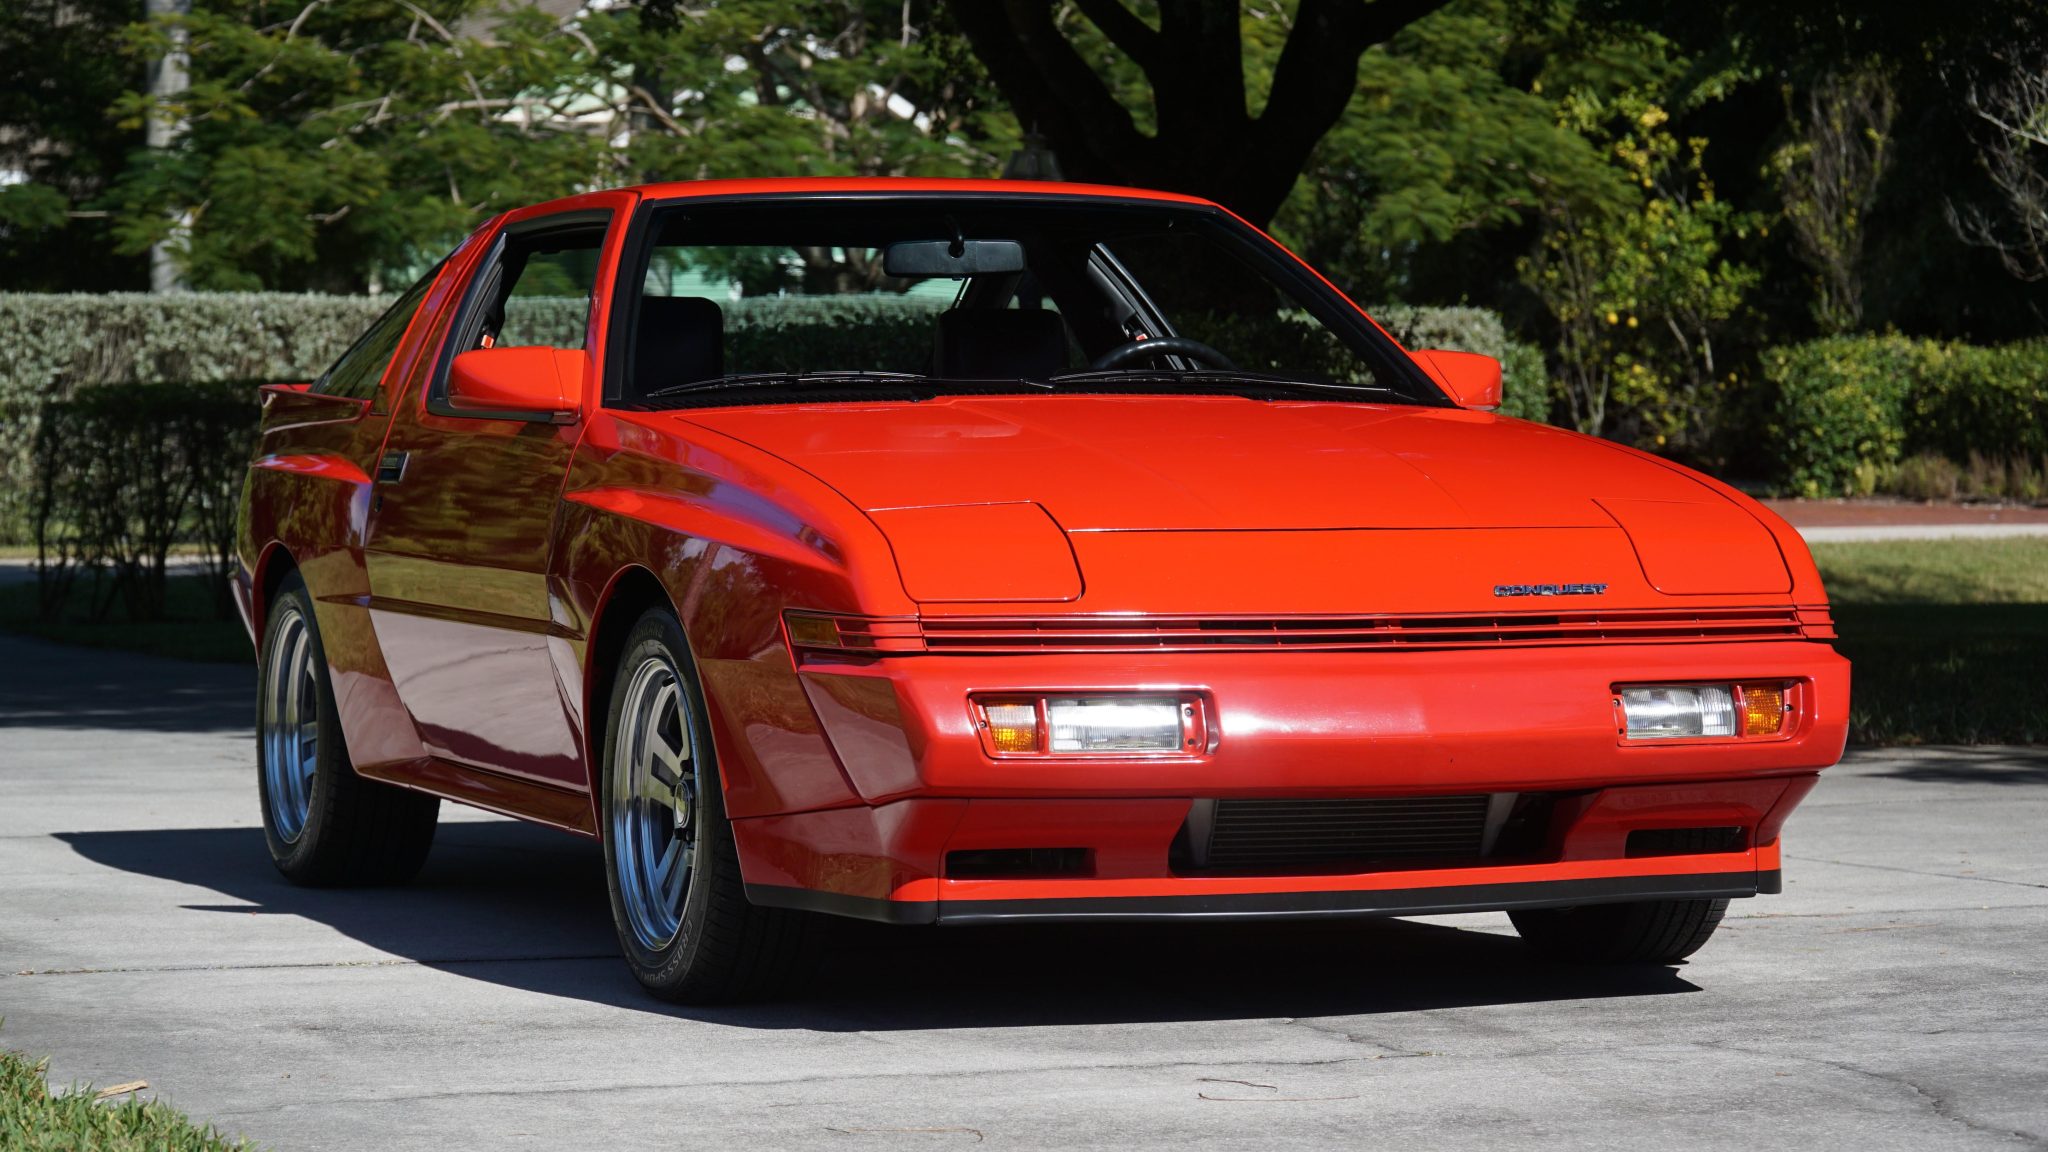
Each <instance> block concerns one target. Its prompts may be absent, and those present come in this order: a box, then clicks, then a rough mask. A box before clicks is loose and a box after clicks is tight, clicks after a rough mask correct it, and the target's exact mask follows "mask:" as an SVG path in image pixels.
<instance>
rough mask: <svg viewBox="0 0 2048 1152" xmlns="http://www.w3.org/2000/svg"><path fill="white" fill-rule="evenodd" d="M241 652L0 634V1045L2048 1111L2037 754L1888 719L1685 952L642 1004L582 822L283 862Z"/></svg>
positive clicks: (1273, 1117)
mask: <svg viewBox="0 0 2048 1152" xmlns="http://www.w3.org/2000/svg"><path fill="white" fill-rule="evenodd" d="M250 681H251V673H250V671H249V670H248V669H245V668H225V667H205V666H196V665H186V664H177V663H168V662H162V661H151V660H146V659H142V658H136V657H128V656H118V655H112V654H106V653H89V652H81V651H75V650H70V649H63V648H54V647H48V646H42V645H36V644H31V643H27V642H22V641H16V640H0V1016H4V1017H5V1025H4V1027H0V1045H4V1046H5V1047H9V1048H14V1049H20V1050H25V1051H28V1052H33V1053H38V1054H46V1055H49V1056H51V1057H53V1060H52V1063H51V1075H52V1077H53V1079H55V1080H56V1081H57V1082H58V1083H60V1084H62V1083H66V1082H69V1081H72V1080H74V1079H78V1080H83V1079H91V1080H94V1081H97V1082H99V1083H101V1084H110V1083H114V1082H118V1081H125V1080H133V1079H145V1080H148V1081H149V1083H150V1085H151V1088H152V1090H153V1091H154V1092H155V1093H156V1094H158V1095H159V1096H160V1097H162V1098H164V1099H167V1100H170V1101H172V1102H174V1103H175V1104H177V1105H178V1106H180V1107H182V1108H184V1109H186V1110H187V1111H189V1112H191V1113H192V1114H193V1115H195V1116H196V1117H198V1118H201V1119H204V1120H209V1121H212V1122H214V1123H216V1124H218V1125H219V1126H220V1127H221V1128H223V1129H224V1130H226V1131H228V1132H230V1133H235V1134H240V1135H245V1136H247V1137H249V1138H250V1139H252V1140H255V1141H257V1142H259V1143H262V1144H265V1145H270V1146H272V1147H275V1148H278V1149H289V1150H298V1149H316V1148H372V1149H401V1148H421V1149H433V1150H435V1152H448V1150H451V1149H467V1148H491V1149H506V1148H558V1147H575V1148H580V1147H590V1148H606V1149H639V1148H674V1149H706V1148H733V1147H767V1148H848V1149H856V1148H923V1147H932V1148H951V1147H967V1146H971V1145H979V1146H983V1147H991V1148H995V1147H1011V1148H1037V1147H1050V1146H1059V1147H1088V1148H1118V1149H1121V1148H1133V1147H1145V1148H1154V1147H1157V1148H1174V1149H1180V1148H1187V1147H1193V1146H1201V1147H1233V1148H1271V1147H1280V1146H1306V1147H1340V1146H1341V1147H1359V1148H1367V1147H1374V1146H1388V1147H1404V1146H1410V1147H1460V1148H1495V1147H1498V1148H1513V1149H1526V1148H1529V1147H1531V1146H1568V1147H1586V1148H1617V1149H1641V1148H1644V1147H1651V1146H1659V1145H1661V1146H1663V1147H1665V1148H1670V1149H1679V1148H1688V1149H1689V1148H1699V1147H1759V1146H1761V1147H1788V1148H1855V1149H1887V1148H1897V1149H1928V1148H1997V1147H2005V1146H2013V1145H2026V1144H2032V1145H2041V1144H2043V1143H2044V1137H2048V980H2044V976H2043V970H2044V962H2048V831H2044V830H2048V753H2044V752H2043V751H2042V750H1977V749H1968V750H1966V749H1931V750H1926V751H1920V752H1900V753H1868V754H1862V755H1857V756H1854V757H1852V759H1851V760H1850V761H1849V763H1847V764H1845V765H1844V766H1842V767H1841V768H1838V769H1836V770H1834V771H1832V772H1831V773H1829V775H1828V776H1827V777H1826V779H1825V782H1824V783H1823V784H1822V786H1821V788H1820V789H1819V790H1818V791H1816V792H1815V794H1814V795H1813V797H1812V798H1811V799H1810V800H1809V801H1808V802H1807V804H1806V806H1805V807H1804V808H1803V809H1801V811H1800V812H1799V814H1798V815H1797V816H1795V817H1794V818H1793V820H1792V823H1791V827H1790V829H1789V830H1788V834H1787V836H1788V838H1787V842H1786V843H1787V846H1788V850H1789V858H1788V860H1787V864H1786V879H1787V890H1786V893H1785V895H1783V896H1780V897H1776V898H1769V897H1767V898H1763V899H1758V900H1753V901H1743V902H1738V903H1737V904H1736V906H1735V908H1734V910H1733V912H1732V914H1731V916H1730V918H1729V920H1728V923H1727V925H1726V927H1724V928H1723V929H1722V931H1721V933H1720V934H1719V935H1718V936H1717V937H1716V938H1715V940H1714V941H1713V943H1711V944H1710V945H1708V947H1707V949H1706V950H1705V951H1704V952H1702V953H1701V954H1700V955H1698V956H1697V957H1695V959H1694V961H1693V962H1692V963H1690V964H1686V965H1684V966H1682V967H1679V968H1676V969H1669V970H1663V969H1660V970H1656V971H1652V972H1634V973H1627V972H1622V973H1616V972H1601V971H1581V970H1572V969H1566V968H1554V967H1547V966H1543V965H1539V964H1537V963H1534V962H1532V961H1531V960H1530V959H1529V958H1528V957H1527V956H1526V955H1525V954H1524V952H1523V950H1522V948H1521V945H1520V944H1519V942H1518V941H1516V940H1515V939H1514V937H1513V936H1512V934H1511V933H1510V931H1509V929H1508V925H1507V921H1506V918H1505V917H1500V916H1466V917H1451V918H1439V919H1434V920H1429V921H1385V922H1378V923H1372V924H1366V925H1361V926H1354V927H1346V928H1342V929H1313V930H1299V929H1294V930H1281V929H1278V928H1270V927H1269V928H1259V929H1250V928H1247V929H1242V930H1228V931H1225V930H1216V929H1203V930H1153V931H1133V930H1128V929H1089V930H1082V929H1057V930H1033V931H1019V930H1000V931H997V930H989V931H967V930H928V931H923V932H917V931H901V932H895V933H891V932H888V931H886V930H876V931H861V932H855V933H852V934H850V935H848V936H846V937H845V938H843V939H842V940H841V941H840V943H839V944H838V946H837V947H836V949H835V950H834V953H833V955H832V958H831V963H830V965H829V971H828V974H827V975H826V977H825V979H824V981H823V982H822V983H821V985H820V986H819V987H818V989H817V990H816V991H815V992H814V993H813V994H812V995H810V996H809V997H807V998H805V999H801V1000H796V1001H792V1002H789V1003H784V1004H778V1005H773V1006H766V1007H749V1008H735V1009H720V1010H709V1011H707V1010H688V1009H678V1008H671V1007H667V1006H664V1005H660V1004H658V1003H656V1002H654V1001H652V1000H649V999H646V998H645V997H643V996H642V995H641V994H640V993H639V991H638V990H637V989H636V988H635V986H634V985H633V983H632V982H631V980H630V978H629V977H628V976H627V975H626V972H625V969H624V967H623V966H622V965H621V963H620V961H619V959H618V957H617V955H616V950H615V946H614V944H613V941H612V937H611V930H610V928H609V925H608V924H607V921H606V916H605V911H604V897H603V880H602V874H601V871H600V866H599V863H598V859H597V856H596V854H595V851H594V849H593V848H592V847H591V846H589V845H587V844H584V843H582V842H579V841H577V840H574V839H570V838H568V837H566V836H563V835H561V834H558V833H552V832H547V831H543V830H538V829H528V828H525V827H522V826H518V825H514V824H511V823H507V822H503V821H499V820H495V819H490V818H486V817H481V816H480V815H478V814H474V813H467V812H463V811H461V810H456V809H453V808H448V809H444V816H443V821H444V823H443V827H442V836H441V839H440V842H439V843H438V845H437V846H436V848H435V850H434V857H433V860H432V862H431V863H430V864H429V865H428V868H427V871H426V873H425V874H424V876H423V877H422V878H421V880H420V881H419V882H418V883H417V884H416V885H414V886H412V887H410V888H406V889H398V890H389V891H353V892H308V891H301V890H297V889H293V888H291V887H288V886H287V885H285V884H284V883H282V882H281V881H280V880H279V878H278V877H277V876H276V874H275V873H274V872H273V871H272V870H271V867H270V864H269V861H268V859H267V858H266V857H265V854H264V848H263V839H262V833H261V831H260V829H259V828H258V826H257V814H256V798H255V775H254V767H253V764H254V758H253V747H252V741H251V738H250V735H249V731H248V727H249V716H250V713H251V703H250Z"/></svg>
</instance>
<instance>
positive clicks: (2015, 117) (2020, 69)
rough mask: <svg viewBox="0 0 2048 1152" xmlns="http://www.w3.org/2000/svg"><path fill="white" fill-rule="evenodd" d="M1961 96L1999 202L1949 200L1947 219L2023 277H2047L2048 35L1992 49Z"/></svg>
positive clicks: (1965, 237)
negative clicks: (1969, 203)
mask: <svg viewBox="0 0 2048 1152" xmlns="http://www.w3.org/2000/svg"><path fill="white" fill-rule="evenodd" d="M2044 31H2048V30H2044ZM1987 64H1988V65H1989V67H1987V68H1986V69H1984V71H1985V72H1988V73H1989V75H1988V76H1986V75H1979V76H1975V77H1972V78H1971V80H1970V81H1969V82H1968V86H1967V90H1966V92H1965V95H1964V99H1965V101H1966V103H1967V104H1968V105H1969V109H1970V112H1971V114H1972V115H1973V116H1975V117H1976V119H1977V121H1978V123H1977V124H1976V125H1974V127H1975V131H1974V132H1973V133H1972V136H1973V137H1974V138H1975V139H1977V140H1978V141H1981V144H1980V146H1979V154H1978V162H1979V163H1980V164H1981V165H1982V166H1983V169H1984V172H1985V174H1986V175H1987V176H1989V177H1990V179H1991V183H1992V185H1993V187H1995V188H1996V189H1997V190H1998V198H1999V200H2000V201H2001V203H2000V204H1999V205H1998V206H1997V207H1995V208H1985V207H1982V206H1973V207H1967V208H1959V207H1958V206H1957V205H1956V203H1955V201H1954V200H1952V199H1951V200H1949V201H1947V202H1946V207H1947V211H1948V221H1949V226H1950V227H1951V228H1953V229H1955V232H1956V234H1957V235H1958V236H1960V237H1962V239H1963V241H1964V242H1965V243H1968V244H1972V245H1975V246H1977V247H1980V248H1988V249H1990V250H1992V251H1994V252H1996V253H1998V258H1999V261H2000V262H2001V263H2003V264H2004V265H2005V269H2006V271H2008V272H2010V273H2012V274H2013V275H2014V276H2017V277H2018V278H2020V279H2021V280H2028V281H2036V280H2048V35H2044V36H2043V37H2041V38H2040V39H2036V40H2034V41H2033V42H2032V43H2027V42H2026V41H2024V40H2022V41H2021V42H2020V44H2019V46H2018V47H2016V48H2014V49H2010V50H2007V51H2002V52H1999V53H1996V54H1994V55H1993V56H1992V57H1991V58H1990V60H1988V61H1987Z"/></svg>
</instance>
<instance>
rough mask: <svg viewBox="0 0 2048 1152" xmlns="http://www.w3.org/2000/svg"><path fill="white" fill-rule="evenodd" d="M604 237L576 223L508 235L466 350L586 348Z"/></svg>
mask: <svg viewBox="0 0 2048 1152" xmlns="http://www.w3.org/2000/svg"><path fill="white" fill-rule="evenodd" d="M604 233H605V226H604V225H603V224H577V225H571V226H567V227H562V228H549V229H546V230H544V231H537V232H523V233H517V234H514V235H510V236H507V237H506V238H505V240H504V247H503V250H502V251H501V253H500V255H499V257H498V261H497V263H496V264H495V265H494V266H493V267H492V268H491V269H490V271H488V272H486V273H485V276H486V281H485V283H483V284H482V285H480V286H479V296H478V299H477V305H478V311H477V312H476V313H474V314H473V315H472V316H471V318H470V322H469V325H468V327H467V330H466V331H465V333H464V341H463V344H462V348H463V349H464V350H467V349H471V348H521V347H543V348H581V347H583V345H584V339H585V337H586V335H587V334H588V332H589V330H590V302H591V298H592V296H593V294H594V293H595V291H596V289H597V261H598V257H599V254H600V252H601V250H602V249H603V247H604Z"/></svg>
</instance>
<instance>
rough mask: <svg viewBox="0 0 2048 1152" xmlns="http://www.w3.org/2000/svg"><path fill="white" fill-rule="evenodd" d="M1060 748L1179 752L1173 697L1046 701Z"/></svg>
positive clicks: (1047, 719)
mask: <svg viewBox="0 0 2048 1152" xmlns="http://www.w3.org/2000/svg"><path fill="white" fill-rule="evenodd" d="M1045 724H1046V729H1047V730H1048V731H1049V732H1050V733H1051V734H1052V741H1051V743H1052V750H1053V751H1054V752H1178V751H1180V748H1181V742H1182V738H1181V704H1180V700H1179V699H1178V698H1176V697H1173V696H1055V697H1052V698H1051V699H1048V700H1047V701H1046V702H1045Z"/></svg>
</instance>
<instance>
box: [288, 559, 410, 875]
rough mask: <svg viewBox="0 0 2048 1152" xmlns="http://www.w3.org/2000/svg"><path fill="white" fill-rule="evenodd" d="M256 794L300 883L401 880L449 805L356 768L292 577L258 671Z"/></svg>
mask: <svg viewBox="0 0 2048 1152" xmlns="http://www.w3.org/2000/svg"><path fill="white" fill-rule="evenodd" d="M256 763H257V773H256V791H257V795H258V798H259V799H260V800H261V801H262V804H263V838H264V839H265V840H266V841H268V842H269V844H270V859H271V861H272V862H273V863H275V864H276V865H277V870H278V871H280V872H282V873H284V874H285V878H286V879H289V880H291V881H292V882H293V883H295V884H309V885H327V884H397V883H403V882H404V881H407V880H410V879H412V877H413V874H414V873H416V872H418V871H419V870H420V865H422V864H424V863H426V860H427V851H428V850H429V849H430V848H432V847H433V845H434V823H435V821H436V820H437V819H438V818H439V816H440V811H441V801H440V800H439V799H438V798H436V797H433V796H429V795H427V794H425V793H422V792H413V791H410V790H408V789H405V788H399V787H396V786H394V785H391V784H383V783H379V782H378V781H375V780H365V779H363V778H362V777H360V776H358V775H356V770H355V767H354V765H352V764H351V763H349V758H348V747H347V746H346V745H345V744H343V743H342V738H341V721H340V718H339V717H338V716H337V715H336V713H335V707H334V688H333V686H332V685H330V684H329V683H328V680H327V658H326V656H325V654H324V653H323V651H322V649H321V646H320V630H319V627H318V626H317V625H316V624H315V623H314V620H313V597H312V596H311V595H310V594H309V593H308V592H307V591H306V585H305V582H304V581H302V580H301V579H300V578H299V575H298V573H296V572H294V573H292V574H291V575H289V576H287V577H285V579H284V583H283V585H282V586H281V587H280V588H279V589H278V594H277V597H276V599H275V601H274V602H273V604H272V606H271V609H270V618H269V621H268V622H267V624H266V625H265V627H264V630H263V648H262V650H261V651H260V652H259V653H258V660H257V673H256Z"/></svg>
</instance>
